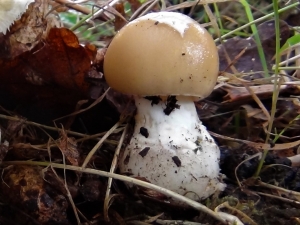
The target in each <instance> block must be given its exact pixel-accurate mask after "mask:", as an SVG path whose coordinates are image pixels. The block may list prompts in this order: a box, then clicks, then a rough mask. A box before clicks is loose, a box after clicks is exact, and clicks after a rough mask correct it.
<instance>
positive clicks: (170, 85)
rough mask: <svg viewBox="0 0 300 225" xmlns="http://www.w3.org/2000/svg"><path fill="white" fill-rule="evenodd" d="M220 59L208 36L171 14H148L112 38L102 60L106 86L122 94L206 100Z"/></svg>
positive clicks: (185, 20)
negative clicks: (182, 96)
mask: <svg viewBox="0 0 300 225" xmlns="http://www.w3.org/2000/svg"><path fill="white" fill-rule="evenodd" d="M218 70H219V58H218V52H217V48H216V45H215V43H214V41H213V39H212V37H211V36H210V34H209V33H208V32H207V31H206V30H205V29H204V28H202V27H201V26H200V25H199V24H198V23H197V22H196V21H194V20H193V19H191V18H190V17H188V16H185V15H183V14H180V13H175V12H158V13H150V14H147V15H146V16H143V17H140V18H138V19H136V20H134V21H132V22H130V23H128V24H127V25H126V26H124V27H123V28H122V29H121V30H120V31H119V33H118V34H117V35H116V36H115V37H114V39H113V40H112V42H111V44H110V46H109V47H108V50H107V52H106V55H105V58H104V76H105V78H106V81H107V83H108V84H109V85H110V86H111V87H112V88H113V89H115V90H117V91H119V92H122V93H124V94H133V95H140V96H156V95H161V96H167V95H187V96H196V97H201V98H204V97H206V96H208V95H209V94H210V93H211V92H212V90H213V87H214V86H215V84H216V80H217V75H218Z"/></svg>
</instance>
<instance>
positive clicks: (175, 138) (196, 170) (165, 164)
mask: <svg viewBox="0 0 300 225" xmlns="http://www.w3.org/2000/svg"><path fill="white" fill-rule="evenodd" d="M176 98H177V100H178V101H177V102H176V104H178V105H179V108H175V109H174V110H173V111H172V112H171V113H170V115H166V114H165V112H164V109H165V108H166V102H163V101H160V102H159V103H158V104H157V105H153V106H152V105H151V101H149V100H147V99H144V98H138V97H136V99H135V103H136V106H137V114H136V116H135V129H134V133H133V137H132V139H131V141H130V143H129V145H128V146H127V147H126V149H125V150H124V152H123V154H122V156H121V158H120V162H119V166H120V169H121V172H122V173H131V174H133V176H139V177H144V178H146V179H147V180H148V181H150V182H151V183H153V184H156V185H158V186H161V187H164V188H167V189H169V190H172V191H174V192H177V193H179V194H181V195H185V196H186V197H189V198H191V199H193V200H201V199H205V198H207V197H208V196H210V195H211V194H213V193H214V192H216V191H217V190H223V189H224V188H225V184H223V183H222V182H221V181H220V173H219V158H220V150H219V148H218V146H217V145H216V143H215V141H214V140H213V138H212V137H211V136H210V135H209V133H208V132H207V130H206V128H205V127H204V126H203V125H202V123H201V122H200V120H199V118H198V115H197V112H196V108H195V105H194V102H193V100H192V97H176Z"/></svg>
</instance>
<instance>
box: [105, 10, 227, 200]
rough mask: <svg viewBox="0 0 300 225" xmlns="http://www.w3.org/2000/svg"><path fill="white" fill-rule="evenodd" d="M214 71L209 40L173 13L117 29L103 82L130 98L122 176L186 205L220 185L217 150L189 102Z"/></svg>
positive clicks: (201, 94) (209, 86)
mask: <svg viewBox="0 0 300 225" xmlns="http://www.w3.org/2000/svg"><path fill="white" fill-rule="evenodd" d="M218 69H219V59H218V52H217V48H216V45H215V43H214V40H213V39H212V37H211V36H210V34H209V33H208V32H207V31H206V30H205V29H204V28H202V27H201V26H200V25H199V24H198V23H197V22H196V21H194V20H193V19H191V18H190V17H188V16H186V15H183V14H180V13H175V12H158V13H150V14H147V15H145V16H142V17H140V18H138V19H136V20H134V21H132V22H130V23H128V24H127V25H126V26H124V27H123V28H122V29H121V30H120V31H119V32H118V33H117V34H116V36H115V37H114V39H113V40H112V42H111V43H110V45H109V47H108V49H107V52H106V55H105V58H104V76H105V78H106V81H107V83H108V84H109V85H110V86H111V87H112V88H113V89H114V90H116V91H119V92H122V93H124V94H131V95H134V98H135V104H136V107H137V113H136V116H135V128H134V132H133V136H132V138H131V141H130V143H129V144H128V146H127V147H126V149H125V150H124V152H123V154H122V156H121V157H120V160H119V167H120V170H121V172H122V173H129V174H132V175H133V176H138V177H144V178H146V179H147V180H148V181H149V182H151V183H153V184H156V185H159V186H161V187H164V188H167V189H169V190H172V191H175V192H177V193H179V194H181V195H185V196H187V197H189V198H191V199H194V200H201V199H204V198H207V197H208V196H210V195H211V194H213V193H214V192H216V191H217V190H223V189H224V188H225V184H223V183H222V181H221V180H220V173H219V170H220V169H219V158H220V150H219V148H218V146H217V145H216V143H215V141H214V139H213V138H212V137H211V136H210V134H209V133H208V132H207V130H206V128H205V126H203V125H202V123H201V122H200V120H199V118H198V114H197V111H196V108H195V104H194V100H197V99H202V98H205V97H207V96H208V95H209V94H210V93H211V92H212V90H213V88H214V86H215V84H216V80H217V75H218Z"/></svg>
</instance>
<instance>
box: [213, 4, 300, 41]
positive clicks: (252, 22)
mask: <svg viewBox="0 0 300 225" xmlns="http://www.w3.org/2000/svg"><path fill="white" fill-rule="evenodd" d="M299 4H300V2H296V3H293V4H291V5H288V6H286V7H284V8H282V9H279V10H278V13H282V12H285V11H287V10H289V9H292V8H294V7H297V6H298V5H299ZM273 16H274V12H273V13H270V14H268V15H265V16H262V17H260V18H258V19H256V20H253V21H251V22H249V23H247V24H245V25H243V26H240V27H238V28H236V29H234V30H232V31H230V32H228V33H227V34H224V35H223V36H222V37H221V39H225V38H227V37H229V36H231V35H233V34H235V33H236V32H238V31H240V30H243V29H245V28H247V27H249V26H251V25H252V24H255V23H259V22H262V21H264V20H267V19H270V18H272V17H273ZM218 41H220V38H217V39H216V40H215V42H218Z"/></svg>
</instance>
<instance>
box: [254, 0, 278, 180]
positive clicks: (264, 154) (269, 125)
mask: <svg viewBox="0 0 300 225" xmlns="http://www.w3.org/2000/svg"><path fill="white" fill-rule="evenodd" d="M273 9H274V19H275V35H276V55H275V71H274V72H275V79H274V92H273V95H272V107H271V117H270V120H269V124H268V132H267V136H266V143H267V142H268V141H269V138H270V134H271V130H272V127H273V121H274V117H275V112H276V106H277V99H278V95H279V91H278V88H280V82H278V74H279V63H280V30H279V13H278V2H277V0H273ZM276 140H277V139H274V140H273V141H276ZM268 152H269V150H267V149H266V150H264V151H263V155H262V158H261V160H260V161H259V165H258V167H257V170H256V172H255V174H254V177H258V176H259V174H260V171H261V169H262V166H263V164H264V161H265V158H266V156H267V154H268Z"/></svg>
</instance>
